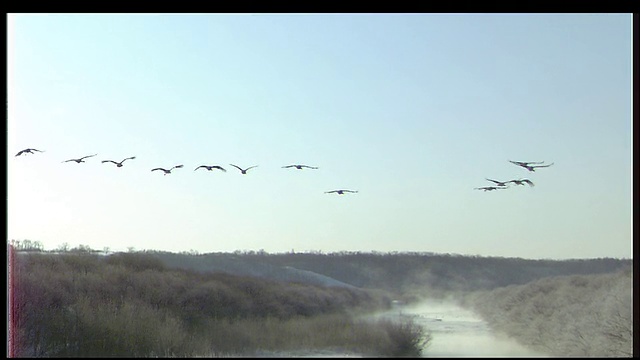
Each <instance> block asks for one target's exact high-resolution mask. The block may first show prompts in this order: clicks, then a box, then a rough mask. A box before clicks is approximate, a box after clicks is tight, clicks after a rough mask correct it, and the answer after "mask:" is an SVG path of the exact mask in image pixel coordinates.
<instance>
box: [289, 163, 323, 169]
mask: <svg viewBox="0 0 640 360" xmlns="http://www.w3.org/2000/svg"><path fill="white" fill-rule="evenodd" d="M292 167H294V168H296V169H298V170H302V168H308V169H317V167H315V166H308V165H299V164H294V165H287V166H283V167H282V168H283V169H286V168H292Z"/></svg>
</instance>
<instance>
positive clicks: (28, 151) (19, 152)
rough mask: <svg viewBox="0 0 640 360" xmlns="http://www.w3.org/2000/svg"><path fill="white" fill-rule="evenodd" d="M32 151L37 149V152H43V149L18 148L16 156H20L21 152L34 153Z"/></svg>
mask: <svg viewBox="0 0 640 360" xmlns="http://www.w3.org/2000/svg"><path fill="white" fill-rule="evenodd" d="M34 151H37V152H44V150H38V149H32V148H29V149H24V150H20V151H18V153H17V154H16V156H20V155H22V154H25V155H26V154H33V153H34Z"/></svg>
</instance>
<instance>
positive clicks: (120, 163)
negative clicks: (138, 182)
mask: <svg viewBox="0 0 640 360" xmlns="http://www.w3.org/2000/svg"><path fill="white" fill-rule="evenodd" d="M135 158H136V157H135V156H132V157H128V158H126V159H124V160H122V161H120V162H116V161H113V160H102V163H103V164H104V163H106V162H110V163H114V164H116V166H117V167H122V163H123V162H125V161H127V160H133V159H135Z"/></svg>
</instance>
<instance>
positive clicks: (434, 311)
mask: <svg viewBox="0 0 640 360" xmlns="http://www.w3.org/2000/svg"><path fill="white" fill-rule="evenodd" d="M383 316H391V317H393V316H396V317H398V316H401V317H406V316H409V317H412V318H413V319H414V321H415V322H416V323H417V324H419V325H421V326H423V327H424V328H425V329H426V331H427V332H428V333H430V334H431V337H432V338H431V342H430V344H429V346H427V347H426V348H425V349H424V350H423V351H422V356H423V357H548V355H545V354H540V353H537V352H535V351H532V350H530V349H528V348H526V347H525V346H523V345H521V344H520V343H518V342H516V341H515V340H513V339H511V338H508V337H506V336H500V335H498V334H495V333H494V332H493V331H492V330H491V328H490V327H489V325H488V324H487V323H486V322H485V321H484V320H482V319H481V318H480V317H479V316H478V315H476V314H475V313H474V312H472V311H470V310H467V309H464V308H461V307H459V306H457V305H456V304H455V303H453V302H448V301H438V300H430V301H425V302H421V303H419V304H414V305H409V306H397V307H396V308H395V309H394V310H393V311H392V312H389V313H386V314H384V315H383Z"/></svg>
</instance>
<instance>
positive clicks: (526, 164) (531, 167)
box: [509, 160, 553, 172]
mask: <svg viewBox="0 0 640 360" xmlns="http://www.w3.org/2000/svg"><path fill="white" fill-rule="evenodd" d="M509 162H511V163H513V164H516V165H518V166H521V167H523V168H525V169H527V170H529V171H531V172H533V171H536V170H535V169H536V168H541V167H549V166H551V165H553V163H551V164H547V165H538V166H534V165H531V164H543V163H544V161H538V162H533V161H530V162H522V161H511V160H509Z"/></svg>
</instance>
